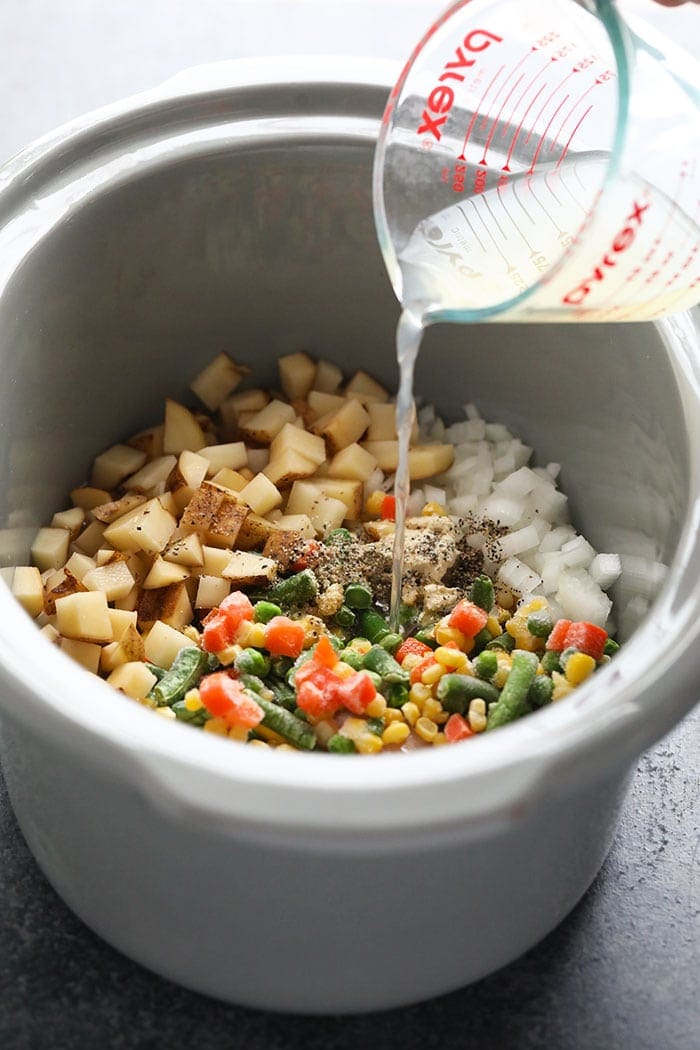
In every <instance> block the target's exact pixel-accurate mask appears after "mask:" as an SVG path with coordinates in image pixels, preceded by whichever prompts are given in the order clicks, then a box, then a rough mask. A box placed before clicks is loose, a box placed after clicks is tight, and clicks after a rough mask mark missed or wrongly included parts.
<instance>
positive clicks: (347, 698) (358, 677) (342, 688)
mask: <svg viewBox="0 0 700 1050" xmlns="http://www.w3.org/2000/svg"><path fill="white" fill-rule="evenodd" d="M337 695H338V697H339V699H340V700H341V702H342V704H343V707H345V708H347V710H348V711H349V712H350V713H351V714H353V715H364V714H365V712H366V711H367V707H368V705H369V704H371V703H372V701H373V700H374V698H375V697H376V695H377V690H376V689H375V686H374V682H373V681H372V679H371V678H370V676H369V675H368V674H367V672H366V671H356V672H355V674H353V675H348V677H347V678H342V679H340V681H339V684H338V687H337Z"/></svg>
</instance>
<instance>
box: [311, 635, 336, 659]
mask: <svg viewBox="0 0 700 1050" xmlns="http://www.w3.org/2000/svg"><path fill="white" fill-rule="evenodd" d="M313 659H314V660H315V662H316V663H317V664H320V665H321V667H335V665H336V664H337V663H338V654H337V653H336V651H335V649H334V648H333V646H332V645H331V643H330V640H329V638H328V637H327V636H326V635H325V634H324V635H323V637H322V638H321V639H320V640H319V641H318V642H317V643H316V648H315V649H314V655H313Z"/></svg>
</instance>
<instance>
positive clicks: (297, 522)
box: [276, 514, 316, 540]
mask: <svg viewBox="0 0 700 1050" xmlns="http://www.w3.org/2000/svg"><path fill="white" fill-rule="evenodd" d="M276 524H277V527H278V528H279V530H280V532H281V531H289V532H296V533H298V535H299V536H301V537H302V539H305V540H312V539H313V538H314V536H315V535H316V530H315V528H314V527H313V525H312V523H311V518H310V517H309V516H308V514H283V515H282V517H281V518H278V519H277V522H276Z"/></svg>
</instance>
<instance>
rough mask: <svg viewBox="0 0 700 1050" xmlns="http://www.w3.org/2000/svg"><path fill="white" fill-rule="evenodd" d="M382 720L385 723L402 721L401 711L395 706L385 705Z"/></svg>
mask: <svg viewBox="0 0 700 1050" xmlns="http://www.w3.org/2000/svg"><path fill="white" fill-rule="evenodd" d="M384 721H385V722H387V723H389V722H391V723H392V724H393V723H394V722H403V712H402V711H400V710H399V709H398V708H397V707H387V709H386V711H385V712H384Z"/></svg>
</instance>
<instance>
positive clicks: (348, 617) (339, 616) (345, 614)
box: [334, 605, 356, 627]
mask: <svg viewBox="0 0 700 1050" xmlns="http://www.w3.org/2000/svg"><path fill="white" fill-rule="evenodd" d="M355 619H356V617H355V613H354V612H353V611H352V609H351V608H350V606H349V605H341V606H340V608H339V609H338V611H337V613H336V614H335V616H334V620H335V622H336V623H337V624H338V627H354V626H355Z"/></svg>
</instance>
